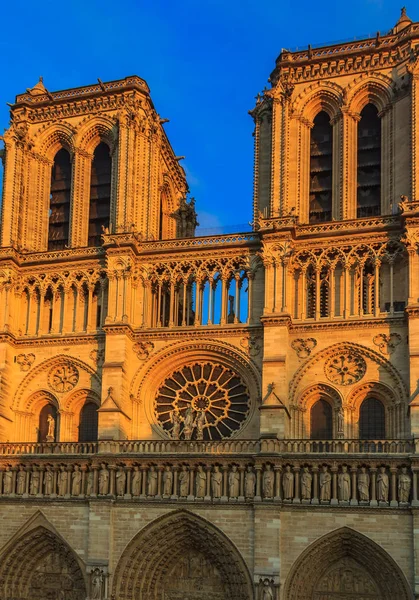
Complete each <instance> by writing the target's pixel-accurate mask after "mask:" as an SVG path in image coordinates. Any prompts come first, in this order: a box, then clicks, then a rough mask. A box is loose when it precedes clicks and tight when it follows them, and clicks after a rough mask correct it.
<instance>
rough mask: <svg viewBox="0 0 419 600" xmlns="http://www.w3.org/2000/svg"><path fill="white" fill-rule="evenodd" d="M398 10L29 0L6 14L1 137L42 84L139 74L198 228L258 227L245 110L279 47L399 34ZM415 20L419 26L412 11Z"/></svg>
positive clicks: (388, 0)
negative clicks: (25, 97) (395, 29)
mask: <svg viewBox="0 0 419 600" xmlns="http://www.w3.org/2000/svg"><path fill="white" fill-rule="evenodd" d="M400 8H401V2H400V1H399V2H396V1H394V0H352V1H351V2H329V3H325V2H313V1H308V0H301V1H300V2H291V1H289V0H282V1H281V0H257V1H256V0H177V1H175V0H147V1H145V0H118V2H116V1H115V0H113V1H110V0H67V2H60V1H58V2H52V1H51V0H43V1H41V2H35V1H34V0H21V2H19V3H17V4H15V3H12V2H7V0H5V3H4V4H3V5H2V10H1V21H2V33H1V38H0V53H1V56H2V75H1V84H0V131H2V130H3V129H4V128H6V127H7V125H8V121H9V116H8V107H7V106H6V102H13V101H14V97H15V95H16V94H17V93H21V92H22V91H24V90H25V89H26V88H27V87H32V86H33V85H34V84H35V83H36V82H37V80H38V78H39V75H42V76H43V77H44V83H45V85H46V87H47V88H48V89H49V90H52V91H54V90H58V89H65V88H69V87H75V86H80V85H87V84H90V83H93V82H95V81H96V80H97V78H98V77H99V78H100V79H102V80H103V81H107V80H112V79H118V78H122V77H125V76H127V75H132V74H137V75H139V76H140V77H143V78H144V79H146V81H147V82H148V84H149V86H150V88H151V94H152V98H153V100H154V103H155V106H156V109H157V111H158V112H159V114H160V115H161V117H163V118H168V119H170V123H168V124H167V125H166V126H165V127H166V131H167V133H168V135H169V138H170V140H171V142H172V145H173V147H174V150H175V152H176V154H178V155H185V156H186V160H185V161H184V162H183V163H182V164H183V166H184V167H185V169H186V171H187V173H188V176H189V183H190V188H191V193H192V195H193V196H195V198H196V201H197V208H198V213H199V215H200V219H199V220H200V222H201V226H202V227H204V228H211V227H217V226H233V225H237V224H242V223H246V222H247V221H249V220H250V218H251V204H252V185H253V138H252V130H253V123H252V120H251V118H250V117H249V115H248V114H247V113H248V110H249V109H251V108H252V107H253V105H254V97H255V96H256V94H257V92H258V91H259V90H262V89H263V87H264V86H265V85H267V78H268V77H269V74H270V72H271V71H272V69H273V67H274V63H275V59H276V57H277V55H278V54H279V52H280V51H281V48H283V47H285V48H294V47H296V46H302V47H303V46H306V45H307V44H309V43H310V44H312V45H314V44H318V43H323V42H324V43H328V42H332V41H339V40H342V39H346V38H353V37H355V36H356V37H358V36H362V35H364V34H375V32H376V31H377V30H380V31H385V30H388V29H390V28H391V27H392V26H393V25H394V24H395V22H396V21H397V19H398V18H399V15H400ZM407 14H408V15H409V16H410V17H411V18H412V19H413V20H419V8H416V9H415V3H413V2H412V4H411V5H410V6H409V5H407Z"/></svg>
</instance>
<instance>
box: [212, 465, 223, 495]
mask: <svg viewBox="0 0 419 600" xmlns="http://www.w3.org/2000/svg"><path fill="white" fill-rule="evenodd" d="M222 482H223V474H222V473H220V468H219V467H218V465H215V466H214V471H213V472H212V473H211V489H212V497H213V498H221V487H222Z"/></svg>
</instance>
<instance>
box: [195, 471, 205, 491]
mask: <svg viewBox="0 0 419 600" xmlns="http://www.w3.org/2000/svg"><path fill="white" fill-rule="evenodd" d="M195 485H196V490H195V495H196V497H197V498H203V497H204V496H205V491H206V487H207V475H206V473H205V472H204V469H203V466H202V465H198V469H197V472H196V481H195Z"/></svg>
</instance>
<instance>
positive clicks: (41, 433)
mask: <svg viewBox="0 0 419 600" xmlns="http://www.w3.org/2000/svg"><path fill="white" fill-rule="evenodd" d="M49 415H51V416H52V418H53V419H54V422H55V427H54V440H55V441H57V433H58V427H57V425H58V423H57V409H56V407H55V406H54V405H53V404H50V403H48V404H46V405H45V406H44V407H43V408H42V409H41V412H40V413H39V421H38V442H46V441H47V435H48V429H49V422H48V417H49Z"/></svg>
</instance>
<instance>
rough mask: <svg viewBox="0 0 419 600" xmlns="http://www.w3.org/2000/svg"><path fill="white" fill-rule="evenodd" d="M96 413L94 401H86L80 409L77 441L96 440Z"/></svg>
mask: <svg viewBox="0 0 419 600" xmlns="http://www.w3.org/2000/svg"><path fill="white" fill-rule="evenodd" d="M97 432H98V414H97V406H96V404H95V403H94V402H91V401H88V400H87V401H86V402H85V403H84V405H83V407H82V409H81V411H80V424H79V442H94V441H96V440H97Z"/></svg>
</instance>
